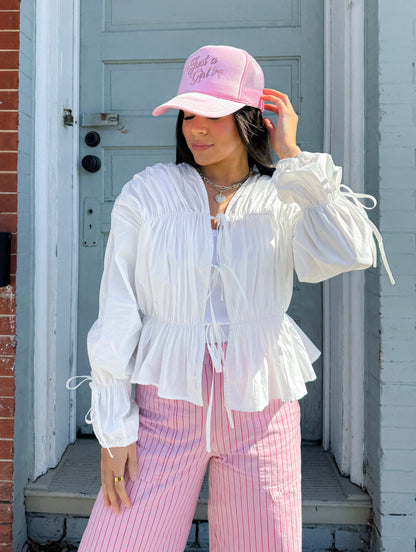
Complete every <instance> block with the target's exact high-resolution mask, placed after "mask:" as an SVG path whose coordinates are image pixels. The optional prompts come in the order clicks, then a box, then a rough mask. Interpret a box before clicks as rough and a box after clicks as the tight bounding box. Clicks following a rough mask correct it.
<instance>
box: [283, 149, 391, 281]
mask: <svg viewBox="0 0 416 552" xmlns="http://www.w3.org/2000/svg"><path fill="white" fill-rule="evenodd" d="M273 179H274V182H275V184H276V187H277V191H278V195H279V199H280V200H281V201H282V203H296V204H297V205H298V206H299V207H300V208H301V209H302V211H304V212H306V211H307V212H308V219H310V224H309V226H310V228H315V227H319V220H322V221H325V225H324V226H325V227H327V226H328V222H329V221H331V219H332V223H333V227H334V230H335V234H336V229H337V225H338V226H340V228H339V230H340V231H341V234H340V235H341V237H342V234H344V236H346V237H347V238H348V239H350V236H349V234H350V229H349V228H348V224H344V221H343V219H345V222H346V221H348V219H350V222H349V224H352V223H354V225H355V227H357V228H361V232H362V234H363V235H364V234H365V233H366V230H367V231H368V230H370V231H371V233H372V234H373V235H374V237H375V239H376V240H377V243H378V246H379V250H380V256H381V259H382V262H383V264H384V266H385V268H386V271H387V274H388V276H389V278H390V281H391V283H392V284H394V283H395V281H394V278H393V274H392V273H391V270H390V267H389V264H388V262H387V257H386V253H385V251H384V245H383V239H382V237H381V234H380V232H379V230H378V228H377V227H376V226H375V225H374V224H373V222H371V221H370V219H369V218H368V217H367V214H366V212H365V210H366V209H374V207H375V206H376V205H377V200H376V199H375V198H374V197H373V196H371V195H369V194H360V193H356V192H353V191H352V190H351V189H350V188H349V187H348V186H345V185H344V184H341V180H342V169H341V167H337V166H336V165H334V162H333V160H332V157H331V156H330V155H329V154H327V153H310V152H307V151H303V152H301V153H300V154H299V156H298V157H291V158H287V159H282V160H281V161H279V162H278V163H277V165H276V170H275V172H274V174H273ZM362 199H365V200H370V201H371V203H372V204H371V205H369V206H368V205H365V204H363V203H362V202H361V201H360V200H362ZM325 206H327V207H325ZM305 225H308V223H307V222H306V219H305V213H304V217H303V226H305ZM342 241H343V240H341V241H340V243H341V242H342ZM344 241H345V240H344ZM347 241H348V240H347ZM359 241H360V240H359V238H357V243H359ZM372 257H373V266H376V263H377V252H376V248H375V244H374V241H373V242H372ZM364 266H365V263H364ZM359 268H362V266H361V265H360V264H359Z"/></svg>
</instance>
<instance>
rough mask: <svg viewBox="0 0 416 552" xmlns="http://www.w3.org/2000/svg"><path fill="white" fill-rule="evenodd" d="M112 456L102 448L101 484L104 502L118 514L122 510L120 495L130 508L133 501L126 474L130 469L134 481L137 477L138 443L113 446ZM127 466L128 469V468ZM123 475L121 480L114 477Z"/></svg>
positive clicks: (130, 475) (129, 472)
mask: <svg viewBox="0 0 416 552" xmlns="http://www.w3.org/2000/svg"><path fill="white" fill-rule="evenodd" d="M111 454H112V455H113V458H111V456H110V454H109V453H108V450H107V449H105V448H101V485H102V488H103V495H104V504H105V505H106V506H107V507H109V506H111V508H112V509H113V512H114V513H115V514H116V515H117V514H118V513H119V512H120V504H119V500H118V499H119V497H120V499H121V502H122V503H123V504H124V505H125V506H126V507H127V508H130V506H131V502H130V499H129V496H128V494H127V491H126V486H125V484H124V474H125V473H126V471H128V474H129V477H130V479H131V480H132V481H136V479H137V453H136V443H132V444H131V445H128V446H127V447H112V448H111ZM126 467H127V470H126ZM116 477H122V478H123V479H122V480H121V481H115V479H114V478H116Z"/></svg>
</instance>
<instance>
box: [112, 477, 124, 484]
mask: <svg viewBox="0 0 416 552" xmlns="http://www.w3.org/2000/svg"><path fill="white" fill-rule="evenodd" d="M114 481H115V482H116V483H118V482H119V481H124V477H123V476H120V477H115V478H114Z"/></svg>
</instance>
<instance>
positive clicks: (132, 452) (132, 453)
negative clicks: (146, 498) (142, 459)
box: [127, 443, 137, 481]
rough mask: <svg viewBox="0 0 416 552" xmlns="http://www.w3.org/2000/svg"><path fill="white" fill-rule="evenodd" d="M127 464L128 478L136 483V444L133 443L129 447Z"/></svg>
mask: <svg viewBox="0 0 416 552" xmlns="http://www.w3.org/2000/svg"><path fill="white" fill-rule="evenodd" d="M127 462H128V471H129V477H130V479H131V480H132V481H136V479H137V447H136V443H133V444H131V445H130V446H129V450H128V459H127Z"/></svg>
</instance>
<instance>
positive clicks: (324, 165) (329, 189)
mask: <svg viewBox="0 0 416 552" xmlns="http://www.w3.org/2000/svg"><path fill="white" fill-rule="evenodd" d="M341 178H342V169H341V167H337V166H335V165H334V162H333V160H332V157H331V156H330V155H329V154H327V153H310V152H307V151H302V152H301V153H300V154H299V156H298V157H290V158H287V159H282V160H281V161H279V162H278V163H277V165H276V170H275V172H274V174H273V179H274V182H275V184H276V186H277V190H278V194H279V199H280V200H281V201H282V203H297V204H298V205H299V207H301V208H302V209H308V208H310V207H316V206H318V205H326V204H327V203H328V202H329V201H331V200H333V199H335V198H336V196H337V194H339V187H340V184H341Z"/></svg>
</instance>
